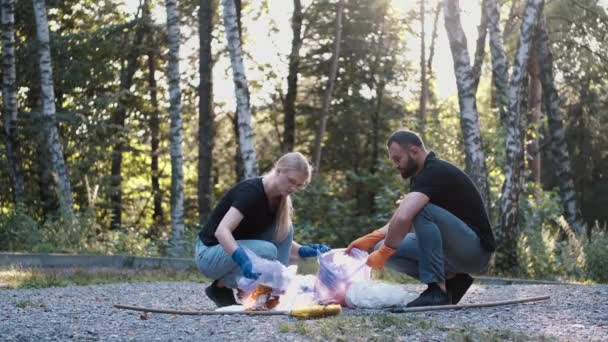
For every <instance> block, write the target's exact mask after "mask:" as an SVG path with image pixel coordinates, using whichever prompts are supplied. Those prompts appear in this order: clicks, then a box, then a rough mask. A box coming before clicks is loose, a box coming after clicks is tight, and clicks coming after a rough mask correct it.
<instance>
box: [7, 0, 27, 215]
mask: <svg viewBox="0 0 608 342" xmlns="http://www.w3.org/2000/svg"><path fill="white" fill-rule="evenodd" d="M2 99H3V102H4V110H3V115H4V132H5V134H6V155H7V159H8V164H9V165H8V166H9V167H8V169H9V174H10V176H11V180H12V186H13V199H14V201H15V203H16V204H19V203H23V201H24V196H25V195H24V193H25V189H24V184H23V183H24V182H23V168H22V166H21V158H20V153H19V144H18V140H17V139H18V138H17V136H18V134H17V133H18V124H17V122H18V121H17V117H18V116H17V73H16V67H15V0H2Z"/></svg>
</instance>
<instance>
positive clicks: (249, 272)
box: [232, 247, 260, 279]
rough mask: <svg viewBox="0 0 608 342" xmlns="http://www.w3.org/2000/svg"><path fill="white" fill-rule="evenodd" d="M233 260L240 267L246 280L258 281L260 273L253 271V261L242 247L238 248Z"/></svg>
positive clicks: (233, 254)
mask: <svg viewBox="0 0 608 342" xmlns="http://www.w3.org/2000/svg"><path fill="white" fill-rule="evenodd" d="M232 260H234V262H235V263H236V264H237V265H239V268H240V269H241V272H242V273H243V276H245V278H249V279H258V277H259V276H260V273H257V272H254V271H253V264H252V263H251V259H249V257H248V256H247V253H245V250H244V249H243V248H242V247H239V248H237V249H236V250H235V251H234V253H232Z"/></svg>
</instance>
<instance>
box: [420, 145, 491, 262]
mask: <svg viewBox="0 0 608 342" xmlns="http://www.w3.org/2000/svg"><path fill="white" fill-rule="evenodd" d="M410 191H411V192H421V193H423V194H425V195H426V196H428V198H429V199H430V203H432V204H435V205H437V206H440V207H442V208H443V209H445V210H447V211H449V212H450V213H452V214H453V215H454V216H456V217H458V218H459V219H461V220H462V221H463V222H464V223H466V224H467V225H469V226H470V227H471V228H472V229H473V230H474V231H475V233H477V235H478V236H479V239H480V240H481V245H482V247H483V248H484V249H485V250H487V251H489V252H493V251H494V250H496V242H495V239H494V233H493V232H492V227H491V225H490V220H489V218H488V214H487V212H486V209H485V206H484V204H483V200H482V198H481V194H480V193H479V190H478V189H477V187H476V186H475V184H474V183H473V181H472V180H471V179H470V178H469V177H468V176H467V175H466V174H465V173H464V172H463V171H462V170H460V169H459V168H457V167H456V166H454V165H452V164H450V163H449V162H447V161H445V160H442V159H439V158H437V157H436V156H435V153H433V152H431V153H429V155H428V156H427V157H426V160H425V162H424V167H423V169H422V171H420V173H419V174H418V175H416V176H415V177H412V179H411V180H410Z"/></svg>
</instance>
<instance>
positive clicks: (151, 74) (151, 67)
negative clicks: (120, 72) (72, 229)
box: [148, 39, 164, 237]
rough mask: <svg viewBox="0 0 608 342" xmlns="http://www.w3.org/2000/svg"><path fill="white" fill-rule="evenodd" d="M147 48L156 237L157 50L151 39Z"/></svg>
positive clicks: (159, 219) (159, 196) (159, 204)
mask: <svg viewBox="0 0 608 342" xmlns="http://www.w3.org/2000/svg"><path fill="white" fill-rule="evenodd" d="M149 43H150V49H149V50H148V85H149V87H150V105H151V106H152V110H151V112H150V147H151V149H150V154H151V155H150V158H151V163H150V173H151V181H152V196H153V199H154V209H153V210H154V211H153V214H152V218H153V220H154V225H155V228H154V231H153V232H151V233H153V234H152V235H153V236H155V237H158V232H157V231H156V229H157V228H158V227H159V226H161V225H162V224H163V216H164V215H163V193H162V191H161V190H160V170H159V169H158V158H159V155H160V114H159V108H158V86H157V84H156V76H155V75H156V59H157V57H156V56H157V51H156V47H155V46H154V45H153V41H152V39H150V40H149Z"/></svg>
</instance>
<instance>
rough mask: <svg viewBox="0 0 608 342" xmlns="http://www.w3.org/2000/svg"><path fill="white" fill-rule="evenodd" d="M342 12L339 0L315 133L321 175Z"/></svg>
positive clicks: (316, 164)
mask: <svg viewBox="0 0 608 342" xmlns="http://www.w3.org/2000/svg"><path fill="white" fill-rule="evenodd" d="M342 12H344V3H343V2H342V0H340V1H338V4H337V8H336V27H335V29H336V31H335V37H334V38H335V39H334V51H333V55H332V57H331V66H330V69H329V79H328V80H327V88H325V93H324V94H323V104H322V108H321V113H320V116H319V127H318V129H317V134H316V135H315V145H314V150H313V151H314V152H313V167H314V173H315V174H316V175H319V174H320V172H321V153H322V148H323V136H324V135H325V128H326V126H327V116H328V114H329V105H330V103H331V96H332V93H333V91H334V84H335V81H336V75H337V73H338V60H339V59H340V44H341V40H342Z"/></svg>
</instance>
